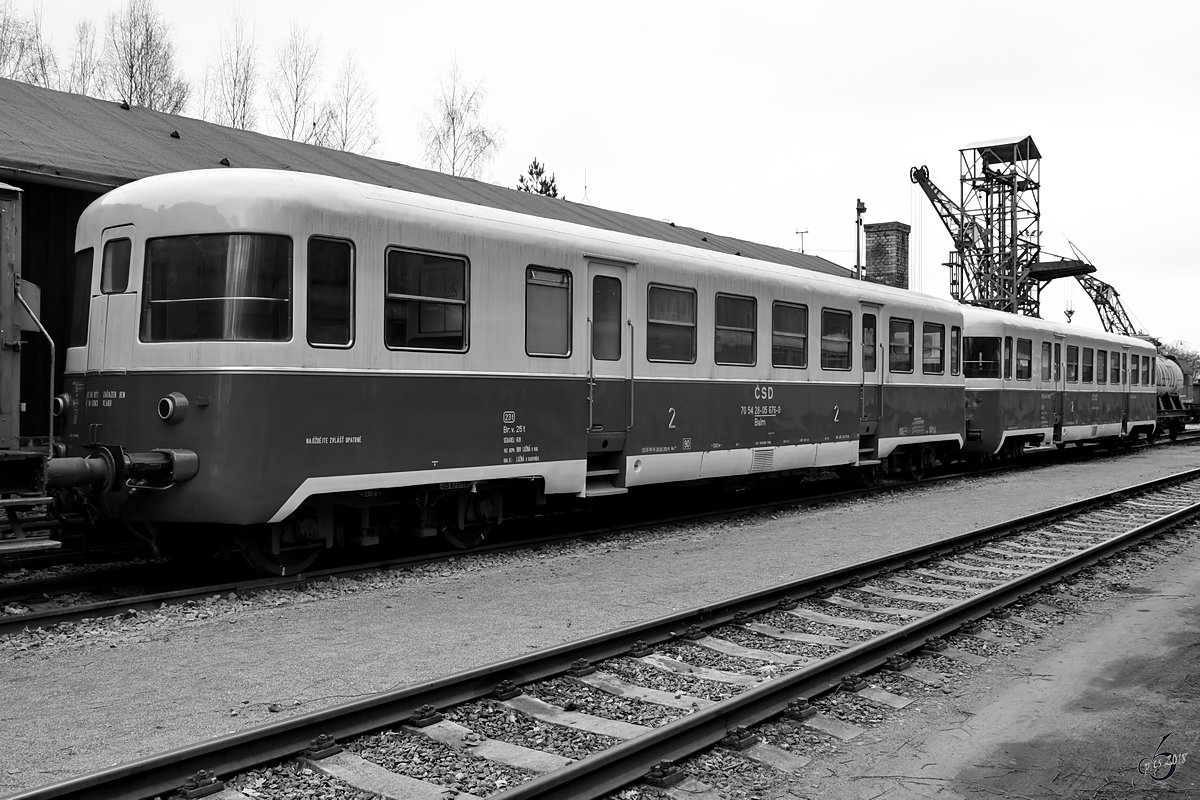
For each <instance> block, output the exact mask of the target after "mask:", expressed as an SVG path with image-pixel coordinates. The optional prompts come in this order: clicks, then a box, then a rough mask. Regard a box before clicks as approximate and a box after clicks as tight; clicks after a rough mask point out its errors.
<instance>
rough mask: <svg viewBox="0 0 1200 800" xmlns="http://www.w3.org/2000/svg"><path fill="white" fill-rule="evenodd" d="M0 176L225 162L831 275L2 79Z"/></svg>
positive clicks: (623, 219) (485, 186)
mask: <svg viewBox="0 0 1200 800" xmlns="http://www.w3.org/2000/svg"><path fill="white" fill-rule="evenodd" d="M0 109H2V111H0V176H7V177H9V178H10V179H17V180H25V181H31V182H34V183H49V184H62V185H68V186H73V187H76V188H88V189H92V190H94V191H96V192H104V191H107V190H108V189H111V188H113V187H116V186H120V185H121V184H124V183H128V182H130V181H133V180H137V179H138V178H144V177H147V176H149V175H157V174H161V173H165V172H180V171H182V170H189V169H201V168H213V167H219V166H222V164H223V161H222V159H226V160H228V162H229V163H228V166H233V167H260V168H266V169H288V170H296V171H299V172H313V173H317V174H319V175H332V176H336V177H341V178H349V179H351V180H356V181H362V182H364V183H373V184H376V185H379V186H391V187H394V188H397V189H405V190H407V191H411V192H419V193H421V194H428V195H434V196H436V197H444V198H449V199H452V200H461V201H463V202H467V203H474V204H476V205H484V206H490V207H492V208H500V209H505V210H508V211H517V212H521V213H525V214H533V215H536V216H540V217H548V218H551V219H559V220H563V221H566V222H574V223H578V224H581V225H588V226H591V227H593V228H603V229H605V230H611V231H618V232H621V233H628V234H633V235H635V236H645V237H649V238H653V239H660V240H663V241H668V242H676V243H679V244H687V245H691V246H694V247H700V248H704V249H708V250H715V251H717V252H722V253H739V254H741V255H743V256H747V257H749V258H756V259H760V260H763V261H770V262H773V263H776V264H784V265H788V266H793V267H800V268H803V269H810V270H815V271H817V272H823V273H826V274H829V275H839V276H848V275H849V274H850V272H849V270H847V269H845V268H843V267H840V266H838V265H837V264H834V263H833V262H832V261H829V260H827V259H824V258H821V257H820V256H813V255H807V254H801V253H796V252H794V251H792V250H787V249H785V248H782V247H772V246H770V245H764V244H757V243H755V242H748V241H745V240H743V239H734V238H731V237H727V236H719V235H716V234H710V233H705V232H704V231H699V230H696V229H694V228H687V227H683V226H677V225H674V224H672V223H668V222H662V221H660V220H653V219H647V218H645V217H638V216H634V215H633V214H623V213H621V212H619V211H609V210H607V209H602V208H596V207H595V206H590V205H584V204H582V203H573V202H570V201H566V200H560V199H557V198H550V197H542V196H541V195H536V194H530V193H527V192H519V191H517V190H515V189H508V188H506V187H503V186H496V185H494V184H490V183H484V182H482V181H475V180H471V179H469V178H454V177H451V176H449V175H444V174H442V173H440V172H432V171H430V170H424V169H417V168H415V167H409V166H406V165H404V164H397V163H395V162H391V161H382V160H380V159H376V158H368V157H366V156H360V155H356V154H353V153H345V152H342V151H340V150H330V149H327V148H324V147H315V146H312V145H306V144H300V143H299V142H292V141H288V140H286V139H276V138H274V137H271V136H266V135H263V134H261V133H252V132H249V131H239V130H234V129H232V128H225V127H222V126H220V125H214V124H212V123H210V122H203V121H201V120H196V119H190V118H188V117H179V116H173V115H171V114H163V113H160V112H157V111H148V110H146V109H144V108H123V107H122V106H121V105H120V104H118V103H112V102H109V101H106V100H96V99H95V98H91V97H84V96H82V95H75V94H67V93H65V92H57V91H53V90H50V89H42V88H39V87H36V86H30V85H28V84H24V83H19V82H17V81H11V80H5V79H0Z"/></svg>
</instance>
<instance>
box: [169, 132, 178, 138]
mask: <svg viewBox="0 0 1200 800" xmlns="http://www.w3.org/2000/svg"><path fill="white" fill-rule="evenodd" d="M171 138H172V139H178V138H179V131H171Z"/></svg>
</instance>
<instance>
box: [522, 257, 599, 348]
mask: <svg viewBox="0 0 1200 800" xmlns="http://www.w3.org/2000/svg"><path fill="white" fill-rule="evenodd" d="M596 277H597V278H600V277H606V276H602V275H597V276H596ZM609 280H613V281H616V283H617V290H618V291H620V281H617V279H616V278H609ZM620 308H621V304H620V303H619V302H618V303H617V310H618V314H617V315H618V317H619V316H620ZM620 330H621V328H620V325H619V324H618V326H617V333H618V336H617V352H618V358H619V357H620V355H619V354H620V349H621V339H620ZM525 353H526V355H531V356H569V355H570V354H571V273H569V272H566V271H565V270H560V269H547V268H545V267H535V266H529V267H526V268H525Z"/></svg>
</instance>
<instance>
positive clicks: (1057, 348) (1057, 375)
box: [1054, 342, 1062, 383]
mask: <svg viewBox="0 0 1200 800" xmlns="http://www.w3.org/2000/svg"><path fill="white" fill-rule="evenodd" d="M1060 380H1062V343H1061V342H1055V343H1054V382H1055V383H1058V382H1059V381H1060Z"/></svg>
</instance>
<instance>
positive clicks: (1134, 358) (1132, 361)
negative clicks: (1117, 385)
mask: <svg viewBox="0 0 1200 800" xmlns="http://www.w3.org/2000/svg"><path fill="white" fill-rule="evenodd" d="M1141 360H1142V357H1141V356H1139V355H1137V354H1136V353H1134V354H1132V355H1130V356H1129V385H1130V386H1141V384H1142V381H1141V369H1140V366H1139V364H1138V362H1139V361H1141Z"/></svg>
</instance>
